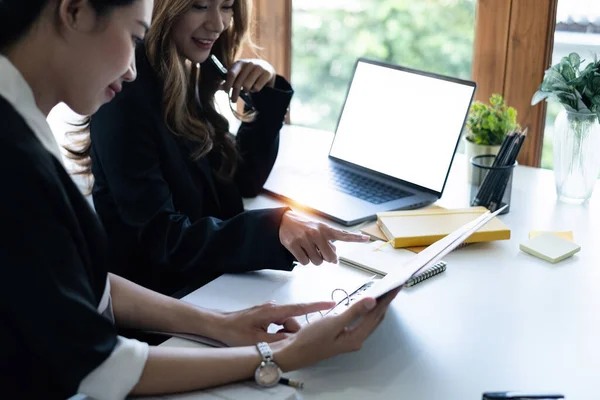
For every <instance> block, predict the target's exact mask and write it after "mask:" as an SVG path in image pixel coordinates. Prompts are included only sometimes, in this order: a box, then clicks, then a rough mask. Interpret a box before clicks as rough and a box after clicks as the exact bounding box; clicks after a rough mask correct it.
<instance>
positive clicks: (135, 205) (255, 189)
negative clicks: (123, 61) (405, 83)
mask: <svg viewBox="0 0 600 400" xmlns="http://www.w3.org/2000/svg"><path fill="white" fill-rule="evenodd" d="M137 68H138V79H137V80H136V81H135V82H133V83H130V84H125V86H124V88H123V91H122V92H121V93H119V94H118V95H117V96H116V98H115V99H114V100H113V101H112V102H111V103H109V104H107V105H105V106H103V107H102V108H101V109H100V110H99V111H98V113H97V114H95V115H94V116H93V117H92V122H91V136H92V152H91V156H92V172H93V174H94V178H95V183H94V187H93V192H92V193H93V199H94V204H95V207H96V211H97V212H98V215H99V216H100V219H101V220H102V222H103V224H104V227H105V229H106V232H107V235H108V239H109V248H110V254H111V258H112V261H113V264H112V270H113V271H114V272H116V273H118V274H120V275H122V276H124V277H126V278H129V279H131V280H133V281H136V282H138V283H140V284H142V285H144V286H147V287H149V288H152V289H154V290H157V291H160V292H163V293H169V294H171V293H173V292H174V291H176V290H178V289H180V288H181V287H183V286H186V285H189V284H190V281H191V280H196V279H198V278H202V277H208V276H214V274H219V273H225V272H242V271H249V270H257V269H264V268H270V269H287V270H289V269H291V268H292V262H293V260H294V258H293V256H292V255H291V253H289V252H288V251H287V250H286V249H285V247H283V246H282V245H281V243H280V241H279V225H280V222H281V217H282V215H283V213H284V212H285V211H286V210H287V208H279V209H269V210H258V211H246V212H244V209H243V203H242V196H244V197H252V196H256V195H257V194H258V193H259V191H260V190H261V189H262V186H263V184H264V182H265V181H266V179H267V177H268V175H269V173H270V171H271V168H272V167H273V163H274V162H275V158H276V156H277V151H278V147H279V131H280V129H281V127H282V125H283V120H284V117H285V114H286V112H287V109H288V106H289V103H290V100H291V97H292V93H293V91H292V88H291V87H290V86H289V84H288V83H287V81H285V79H283V78H281V77H278V78H277V82H276V86H275V88H273V89H272V88H265V89H263V90H262V91H261V92H259V93H256V94H253V95H252V99H253V101H254V104H255V107H256V109H257V111H258V116H257V118H256V120H255V121H253V122H251V123H244V124H242V126H241V127H240V129H239V131H238V133H237V137H236V140H237V144H238V147H239V150H240V154H241V156H242V162H241V164H240V165H239V166H238V169H237V174H236V175H235V179H234V180H233V181H232V182H222V181H220V180H218V179H217V178H215V176H214V175H213V171H212V170H213V166H214V165H218V163H219V162H220V158H219V155H218V153H217V152H213V153H210V154H209V155H208V156H207V157H203V158H201V159H199V160H193V159H192V155H191V153H192V151H193V149H194V145H193V143H191V142H189V141H188V140H186V139H183V138H181V137H179V136H176V135H174V134H173V133H172V132H170V131H169V129H168V128H167V125H166V123H165V122H164V119H163V112H162V98H163V96H162V92H163V90H162V82H161V81H160V79H159V78H158V77H157V75H156V74H155V73H154V71H153V69H152V67H151V66H150V64H149V62H148V59H147V57H146V55H145V51H144V48H143V47H140V49H139V50H138V52H137Z"/></svg>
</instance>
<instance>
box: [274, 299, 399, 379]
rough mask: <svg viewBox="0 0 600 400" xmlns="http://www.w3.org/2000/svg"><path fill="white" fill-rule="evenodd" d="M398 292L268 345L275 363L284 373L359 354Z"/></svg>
mask: <svg viewBox="0 0 600 400" xmlns="http://www.w3.org/2000/svg"><path fill="white" fill-rule="evenodd" d="M399 291H400V289H396V290H394V291H392V292H390V293H388V294H387V295H385V296H383V297H382V298H381V299H380V301H379V302H376V301H375V299H373V298H364V299H362V300H361V301H359V302H357V303H355V304H354V305H353V306H352V307H350V308H349V309H348V310H346V311H345V312H343V313H342V314H339V315H334V316H326V317H324V318H321V319H319V320H317V321H315V322H312V323H311V324H309V325H305V326H304V327H303V328H302V329H301V330H300V331H299V332H298V333H297V334H295V335H293V336H290V337H289V338H287V339H285V340H283V341H281V342H278V343H273V344H272V345H271V348H272V349H273V351H274V357H273V359H274V361H275V362H276V363H277V364H278V365H279V366H280V367H281V369H282V370H283V371H292V370H296V369H299V368H303V367H306V366H309V365H312V364H314V363H316V362H318V361H321V360H325V359H327V358H331V357H333V356H336V355H338V354H342V353H348V352H352V351H357V350H360V349H361V347H362V345H363V343H364V342H365V340H366V339H367V338H368V337H369V335H370V334H371V333H372V332H373V331H374V330H375V328H377V326H378V325H379V324H380V323H381V321H383V318H384V316H385V313H386V311H387V309H388V306H389V304H390V302H391V301H392V300H393V299H394V298H395V297H396V295H397V294H398V292H399Z"/></svg>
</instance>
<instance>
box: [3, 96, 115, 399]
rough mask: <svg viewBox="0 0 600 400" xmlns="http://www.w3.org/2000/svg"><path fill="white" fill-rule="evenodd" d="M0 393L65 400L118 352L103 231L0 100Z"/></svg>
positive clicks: (62, 174) (57, 167)
mask: <svg viewBox="0 0 600 400" xmlns="http://www.w3.org/2000/svg"><path fill="white" fill-rule="evenodd" d="M0 120H1V121H2V125H0V179H1V181H2V195H1V196H0V235H1V237H2V242H1V243H0V269H1V271H0V273H1V274H2V278H0V320H1V321H2V323H1V325H0V343H1V344H2V345H0V387H1V388H2V389H1V390H2V395H3V396H6V398H15V399H65V398H68V397H71V396H72V395H74V394H75V393H76V391H77V388H78V387H79V384H80V383H81V380H82V379H83V378H85V376H86V375H88V374H89V373H90V372H91V371H92V370H94V369H95V368H97V367H98V366H99V365H100V364H101V363H102V362H103V361H104V360H105V359H106V358H107V357H108V356H109V355H110V354H111V352H112V351H113V349H114V347H115V345H116V343H117V333H116V328H115V327H114V325H113V324H112V322H111V321H110V320H109V319H108V318H106V317H103V316H102V315H100V314H99V313H98V311H97V308H98V305H99V303H100V300H101V298H102V294H103V292H104V288H105V285H106V278H107V268H106V264H107V257H106V238H105V236H104V232H103V231H102V226H101V224H100V221H98V219H97V218H96V214H95V213H94V211H93V210H92V209H91V208H90V206H89V204H88V202H87V201H86V200H85V199H84V198H83V196H82V195H81V193H80V191H79V189H78V188H77V187H76V186H75V184H74V183H73V181H72V180H71V177H70V176H69V175H68V173H67V172H66V171H65V170H64V168H63V167H62V165H61V164H60V162H59V161H58V160H57V159H56V158H54V157H53V156H52V155H51V154H50V153H49V152H48V151H46V149H45V148H44V147H43V146H42V144H41V143H40V142H39V140H37V138H36V137H35V136H34V133H33V132H32V131H31V129H30V128H29V126H28V125H27V124H26V123H25V121H24V120H23V118H22V117H21V115H20V114H18V113H17V112H16V111H15V109H14V108H13V107H12V106H11V105H10V104H9V103H8V102H6V100H5V99H4V98H3V97H1V96H0Z"/></svg>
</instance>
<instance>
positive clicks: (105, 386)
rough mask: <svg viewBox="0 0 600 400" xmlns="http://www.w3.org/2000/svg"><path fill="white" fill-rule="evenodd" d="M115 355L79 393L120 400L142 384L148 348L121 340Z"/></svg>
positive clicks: (98, 398)
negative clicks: (139, 383)
mask: <svg viewBox="0 0 600 400" xmlns="http://www.w3.org/2000/svg"><path fill="white" fill-rule="evenodd" d="M117 340H118V341H117V345H116V346H115V348H114V350H113V352H112V353H111V354H110V356H108V358H107V359H106V360H104V362H103V363H102V364H100V365H99V366H98V367H97V368H96V369H95V370H93V371H92V372H90V373H89V374H88V375H87V376H86V377H85V378H84V379H83V380H82V381H81V383H80V384H79V390H78V391H77V392H78V393H81V394H85V395H87V396H89V397H91V398H93V399H96V400H120V399H124V398H125V397H127V395H128V394H129V392H131V390H132V389H133V387H134V386H135V385H136V384H137V383H138V381H139V380H140V377H141V376H142V372H143V371H144V366H145V365H146V360H147V359H148V344H147V343H142V342H140V341H137V340H134V339H126V338H124V337H121V336H119V337H118V339H117Z"/></svg>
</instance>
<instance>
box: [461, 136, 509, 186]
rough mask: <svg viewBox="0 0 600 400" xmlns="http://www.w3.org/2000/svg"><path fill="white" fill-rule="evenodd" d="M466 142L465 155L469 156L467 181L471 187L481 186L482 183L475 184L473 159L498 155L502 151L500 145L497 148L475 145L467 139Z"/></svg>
mask: <svg viewBox="0 0 600 400" xmlns="http://www.w3.org/2000/svg"><path fill="white" fill-rule="evenodd" d="M464 141H465V155H466V156H467V179H468V180H469V183H470V184H471V185H479V184H481V182H473V177H472V175H473V174H472V170H473V166H472V165H471V158H473V157H476V156H483V155H486V154H491V155H494V156H495V155H498V152H499V151H500V145H497V146H485V145H482V144H475V143H473V142H471V141H469V140H467V138H466V137H465V138H464Z"/></svg>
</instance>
